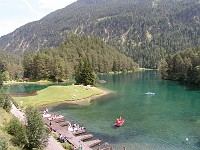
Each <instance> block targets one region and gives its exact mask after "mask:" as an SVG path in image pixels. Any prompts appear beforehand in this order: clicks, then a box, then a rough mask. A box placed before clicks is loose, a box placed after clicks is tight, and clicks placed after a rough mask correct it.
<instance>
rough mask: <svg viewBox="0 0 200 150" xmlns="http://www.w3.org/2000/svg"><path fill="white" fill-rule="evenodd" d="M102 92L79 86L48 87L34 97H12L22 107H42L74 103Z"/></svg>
mask: <svg viewBox="0 0 200 150" xmlns="http://www.w3.org/2000/svg"><path fill="white" fill-rule="evenodd" d="M102 93H103V90H101V89H98V88H96V87H86V86H80V85H71V86H49V87H47V88H45V89H43V90H40V91H38V92H37V95H35V96H26V97H13V98H14V99H15V100H16V101H17V103H20V101H23V106H24V107H27V106H28V105H34V106H36V107H37V106H43V105H48V104H53V103H57V102H64V101H72V100H73V101H76V100H81V99H84V98H88V97H91V96H94V95H99V94H102Z"/></svg>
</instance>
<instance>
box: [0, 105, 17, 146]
mask: <svg viewBox="0 0 200 150" xmlns="http://www.w3.org/2000/svg"><path fill="white" fill-rule="evenodd" d="M0 114H1V119H0V137H3V138H5V140H6V141H7V143H8V146H9V147H8V149H9V150H20V148H19V147H17V146H15V145H14V144H13V143H12V142H11V138H12V136H11V135H9V134H8V133H7V131H6V124H7V123H8V122H9V121H10V119H11V118H13V115H11V114H10V113H7V112H6V111H5V110H4V109H2V108H0Z"/></svg>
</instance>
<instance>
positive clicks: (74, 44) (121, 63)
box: [23, 35, 138, 80]
mask: <svg viewBox="0 0 200 150" xmlns="http://www.w3.org/2000/svg"><path fill="white" fill-rule="evenodd" d="M85 59H88V61H89V62H90V63H91V64H92V68H93V69H94V71H95V72H96V73H108V72H111V71H114V72H116V71H124V72H126V71H129V70H133V71H134V70H136V69H138V65H137V64H136V63H134V62H133V60H132V59H131V58H128V57H126V56H125V55H123V54H121V53H120V52H118V51H116V50H114V49H113V48H112V47H110V46H109V45H107V44H106V43H105V42H104V41H102V40H99V39H98V38H96V37H90V38H89V37H87V36H76V35H69V36H68V38H67V40H66V41H65V42H64V43H63V44H62V45H61V46H60V47H58V48H54V49H45V50H43V51H38V52H36V53H33V54H30V55H26V56H25V57H24V63H23V64H24V76H25V77H29V78H32V79H42V78H47V79H53V80H62V79H68V78H70V77H71V76H72V75H73V74H74V71H75V70H76V67H77V66H78V64H79V63H80V62H81V61H83V60H85Z"/></svg>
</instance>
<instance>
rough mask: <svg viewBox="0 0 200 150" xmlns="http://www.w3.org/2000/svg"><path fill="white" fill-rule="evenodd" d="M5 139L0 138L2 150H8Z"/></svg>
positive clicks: (0, 149)
mask: <svg viewBox="0 0 200 150" xmlns="http://www.w3.org/2000/svg"><path fill="white" fill-rule="evenodd" d="M4 139H5V138H3V137H0V150H7V149H8V143H7V142H6V141H5V140H4Z"/></svg>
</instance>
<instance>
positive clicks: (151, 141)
mask: <svg viewBox="0 0 200 150" xmlns="http://www.w3.org/2000/svg"><path fill="white" fill-rule="evenodd" d="M100 78H101V79H103V80H106V81H107V82H106V83H104V84H101V86H102V87H104V88H106V89H108V90H112V91H115V92H114V93H112V94H110V95H108V96H104V97H102V98H99V99H97V100H93V101H92V102H91V105H89V106H77V105H67V104H64V105H63V104H62V105H58V106H54V107H52V108H49V110H50V111H53V112H55V113H59V114H64V115H65V116H66V117H67V118H68V119H69V120H71V121H74V122H77V123H79V124H82V125H84V126H85V127H86V128H87V132H88V133H93V134H94V135H95V136H94V137H95V138H100V139H102V140H103V142H106V143H103V144H102V146H103V145H105V144H106V145H111V146H112V147H113V148H114V149H116V150H120V149H121V150H122V149H123V147H126V148H127V150H138V149H139V150H197V149H200V89H198V88H195V87H187V86H185V85H180V84H178V83H176V82H171V81H162V80H161V79H159V76H158V73H157V72H156V71H145V72H138V73H130V74H120V75H102V76H100ZM149 91H150V92H155V95H153V96H150V95H145V93H146V92H149ZM120 115H121V116H122V117H124V118H125V123H124V124H123V125H122V127H120V128H115V127H113V124H114V122H115V119H116V118H117V117H118V116H120ZM186 138H188V140H186Z"/></svg>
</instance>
